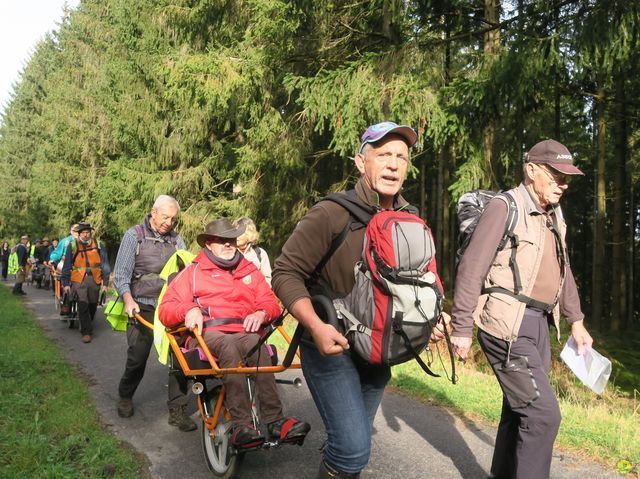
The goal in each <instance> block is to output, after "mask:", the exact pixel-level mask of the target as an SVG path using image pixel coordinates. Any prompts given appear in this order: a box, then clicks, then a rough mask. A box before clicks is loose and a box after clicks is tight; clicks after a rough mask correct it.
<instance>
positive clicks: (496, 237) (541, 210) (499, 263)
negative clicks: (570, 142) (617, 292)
mask: <svg viewBox="0 0 640 479" xmlns="http://www.w3.org/2000/svg"><path fill="white" fill-rule="evenodd" d="M523 170H524V180H523V182H522V183H521V184H520V185H519V186H518V187H516V188H513V189H511V190H509V191H508V192H506V194H500V195H496V197H495V198H494V199H493V200H491V202H490V203H489V204H488V205H487V208H486V209H485V211H484V213H483V214H482V216H481V217H480V220H479V222H478V224H477V226H476V229H475V231H474V232H473V235H472V236H471V240H470V242H469V245H468V247H467V248H466V250H465V252H464V254H463V256H462V258H461V260H460V263H459V265H458V272H457V277H456V285H455V295H454V301H453V310H452V313H453V317H454V319H453V321H452V324H453V333H452V337H451V343H452V344H453V346H454V349H455V351H456V353H457V355H458V356H459V357H460V358H462V359H464V358H466V357H467V355H468V353H469V349H470V347H471V336H472V333H473V325H474V322H475V324H476V325H477V327H478V342H479V343H480V346H481V348H482V350H483V351H484V353H485V355H486V356H487V359H488V360H489V363H490V364H491V367H492V368H493V371H494V373H495V375H496V377H497V379H498V382H499V383H500V387H501V388H502V392H503V400H502V416H501V419H500V425H499V427H498V434H497V437H496V445H495V450H494V454H493V463H492V465H491V476H492V477H495V478H498V477H500V478H518V479H524V478H531V479H534V478H535V479H543V478H545V477H549V471H550V467H551V457H552V452H553V443H554V441H555V438H556V435H557V433H558V428H559V426H560V419H561V418H560V409H559V407H558V401H557V399H556V397H555V392H554V390H553V388H552V387H551V385H550V384H549V377H548V372H549V368H550V367H551V348H550V339H549V326H548V325H549V324H550V323H554V324H555V327H556V331H557V336H558V339H560V333H559V319H560V313H562V315H563V316H565V317H566V319H567V322H568V323H569V324H570V325H571V335H572V337H573V339H574V340H575V342H576V344H577V346H578V348H579V351H580V352H581V353H582V352H583V351H584V350H585V349H586V348H590V347H591V344H592V342H593V340H592V338H591V336H590V335H589V333H588V332H587V330H586V328H585V327H584V324H583V322H584V314H583V313H582V311H581V308H580V299H579V297H578V291H577V287H576V283H575V280H574V277H573V273H572V272H571V268H570V263H569V257H568V251H567V245H566V242H565V235H566V223H565V220H564V217H563V216H562V210H561V208H560V205H559V201H560V198H562V195H563V194H564V192H565V191H566V190H567V188H568V187H569V181H570V180H571V178H572V177H573V176H574V175H583V173H582V171H580V170H579V169H578V168H577V167H576V166H575V165H574V158H573V155H571V153H570V152H569V150H568V149H567V148H566V147H565V146H564V145H562V144H561V143H559V142H557V141H555V140H544V141H541V142H539V143H537V144H536V145H535V146H534V147H533V148H531V150H529V152H528V153H527V154H526V155H525V159H524V167H523ZM509 208H515V209H516V212H517V214H516V224H515V227H514V230H513V237H512V240H511V242H510V243H507V245H506V247H503V248H502V249H499V244H500V243H501V242H502V239H503V236H504V234H505V222H506V220H507V217H508V212H509Z"/></svg>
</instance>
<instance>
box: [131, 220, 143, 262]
mask: <svg viewBox="0 0 640 479" xmlns="http://www.w3.org/2000/svg"><path fill="white" fill-rule="evenodd" d="M133 231H134V233H135V234H136V240H137V241H138V244H137V245H136V256H138V255H139V254H140V245H141V244H142V242H143V241H144V227H143V226H142V225H141V224H137V225H135V226H134V227H133Z"/></svg>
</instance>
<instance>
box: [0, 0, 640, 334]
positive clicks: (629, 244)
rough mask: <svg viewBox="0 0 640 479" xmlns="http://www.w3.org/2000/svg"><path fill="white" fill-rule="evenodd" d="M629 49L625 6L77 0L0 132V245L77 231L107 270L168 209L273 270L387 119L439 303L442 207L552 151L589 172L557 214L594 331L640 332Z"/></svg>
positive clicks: (633, 22) (636, 14) (635, 8)
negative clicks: (427, 248) (413, 136)
mask: <svg viewBox="0 0 640 479" xmlns="http://www.w3.org/2000/svg"><path fill="white" fill-rule="evenodd" d="M639 34H640V4H639V3H638V2H633V1H628V0H544V1H542V0H531V1H525V0H509V1H507V0H503V1H500V0H475V1H474V0H464V1H463V0H441V1H435V0H434V1H428V0H371V1H363V0H345V1H343V0H314V1H311V0H286V1H285V0H226V1H222V0H136V1H135V2H131V1H129V0H82V1H81V3H80V5H79V7H78V8H77V9H75V10H72V11H69V12H68V13H67V15H66V16H65V18H64V19H63V21H62V23H61V25H60V28H59V30H58V31H57V32H55V33H54V34H51V35H49V36H48V37H46V38H45V39H44V40H43V41H42V42H40V43H39V44H38V46H37V47H36V49H35V51H34V54H33V56H32V58H31V59H30V61H29V62H28V64H27V65H26V67H25V69H24V71H23V73H22V76H21V79H20V81H19V82H18V83H17V84H16V86H15V89H14V92H13V95H12V98H11V101H10V102H9V104H8V106H7V107H6V109H5V112H4V114H3V116H2V119H1V125H0V184H1V188H0V238H3V239H5V238H6V239H11V240H12V241H16V240H17V238H18V237H19V236H20V235H21V234H24V233H29V234H31V235H32V238H34V237H37V236H44V235H48V236H56V235H57V236H64V235H65V234H66V232H67V231H68V228H69V225H70V224H71V223H73V222H76V221H78V220H80V219H86V220H89V221H91V222H92V223H93V224H94V226H95V227H96V229H97V232H98V234H99V236H100V238H101V240H102V241H104V242H105V243H106V244H107V246H108V248H109V250H110V253H111V256H112V259H113V257H115V251H117V247H118V243H119V241H120V238H121V237H122V234H123V233H124V231H125V230H126V229H127V228H129V227H130V226H132V225H133V224H135V223H137V222H139V221H140V220H141V219H142V217H143V216H144V214H145V212H147V211H148V210H149V208H150V206H151V204H152V202H153V199H154V198H155V197H156V196H157V195H158V194H161V193H166V194H170V195H173V196H175V197H176V198H177V199H178V201H179V202H180V204H181V206H182V208H183V213H182V215H181V219H180V224H179V230H180V232H181V233H182V234H183V236H185V238H186V239H187V241H188V242H191V243H192V244H193V243H194V239H195V236H196V234H197V233H198V232H199V231H200V230H201V229H202V226H203V224H204V223H206V222H207V221H209V220H211V219H213V218H215V217H217V216H220V215H227V216H230V217H238V216H241V215H248V216H251V217H253V218H254V219H255V220H256V222H257V224H258V225H259V227H260V230H261V233H262V238H263V246H264V247H265V248H266V249H267V250H268V251H269V253H270V254H271V256H272V257H274V256H276V255H277V254H278V252H279V250H280V247H281V246H282V244H283V242H284V241H285V240H286V238H287V236H288V234H289V232H290V231H291V230H292V229H293V227H294V226H295V223H296V221H297V220H298V219H300V217H301V216H302V215H303V214H304V213H305V211H306V210H307V208H308V207H309V206H310V205H312V204H313V203H314V202H315V201H317V200H318V199H319V198H320V197H322V196H323V195H324V194H326V193H327V192H328V191H332V190H338V189H341V188H343V187H345V186H348V185H349V184H352V183H353V182H354V180H355V179H356V170H355V168H354V167H353V164H352V161H351V158H352V157H353V155H354V153H355V151H356V149H357V147H358V144H359V136H360V135H361V134H362V132H363V131H364V130H365V128H366V127H367V125H369V124H371V123H376V122H379V121H382V120H393V121H396V122H398V123H404V124H409V125H412V126H413V127H414V128H416V130H417V131H418V132H419V135H420V139H419V144H418V145H417V147H416V148H415V149H414V152H413V160H412V166H411V171H410V177H409V179H408V180H407V182H406V183H405V191H404V195H405V196H406V197H407V198H408V199H409V200H410V201H411V202H412V203H414V204H417V205H419V206H420V208H421V211H422V214H423V216H424V217H425V218H426V219H427V222H428V224H429V225H430V226H431V227H432V229H433V232H434V235H435V237H436V242H437V248H438V262H439V266H440V270H441V272H442V276H443V278H444V280H445V284H446V285H447V289H449V290H451V289H452V286H453V275H454V271H455V251H456V248H457V239H456V236H457V222H456V214H455V202H456V200H457V198H458V197H459V196H460V194H462V193H463V192H465V191H467V190H470V189H474V188H478V187H483V188H491V189H506V188H509V187H511V186H513V185H515V184H517V183H518V182H519V181H520V178H521V170H522V169H521V164H522V158H523V155H524V153H525V152H526V151H527V149H528V148H529V147H531V146H532V145H533V144H534V143H536V142H537V141H539V140H541V139H544V138H554V139H557V140H559V141H561V142H563V143H564V144H566V145H567V146H568V147H569V149H570V150H571V151H572V152H573V153H574V154H575V156H576V158H577V164H578V166H579V167H580V168H581V169H582V170H583V171H585V173H586V176H585V177H581V178H577V179H575V181H574V182H573V183H572V184H571V186H570V188H569V190H568V192H567V194H566V195H565V198H564V199H563V209H564V212H565V216H566V217H567V221H568V224H569V235H568V242H569V246H570V249H571V258H572V262H573V269H574V272H575V276H576V278H577V281H578V284H579V288H580V291H581V296H582V301H583V308H584V309H585V311H586V313H587V317H588V322H589V324H590V327H591V328H593V329H594V330H602V331H611V332H613V333H617V332H620V331H633V330H635V331H637V330H638V329H640V328H639V323H640V313H639V312H638V310H639V308H638V306H637V305H638V304H640V288H638V287H637V286H636V285H635V283H636V282H637V280H636V276H637V273H636V272H637V271H638V263H639V259H638V243H639V241H640V230H639V229H638V219H639V213H640V208H639V205H640V201H639V200H640V197H639V196H640V191H639V188H638V179H639V176H640V154H639V152H638V148H637V147H638V144H639V143H640V128H639V126H640V103H639V102H638V98H639V97H640V95H639V94H640V76H639V75H638V74H637V73H638V60H639V58H640V48H639V46H640V45H639ZM449 296H450V295H449Z"/></svg>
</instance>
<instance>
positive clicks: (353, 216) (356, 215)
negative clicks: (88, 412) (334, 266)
mask: <svg viewBox="0 0 640 479" xmlns="http://www.w3.org/2000/svg"><path fill="white" fill-rule="evenodd" d="M325 200H326V201H332V202H334V203H337V204H339V205H340V206H342V207H343V208H344V209H345V210H347V211H348V212H349V219H348V220H347V224H346V225H345V226H344V228H343V229H342V231H341V232H340V233H339V234H338V235H337V236H335V237H334V238H333V240H332V241H331V245H330V246H329V249H328V250H327V252H326V253H325V254H324V256H323V257H322V259H321V260H320V262H319V263H318V264H317V265H316V268H315V269H314V270H313V272H312V273H311V275H310V276H309V280H308V281H309V284H315V283H317V282H318V280H319V279H320V273H321V271H322V270H323V269H324V267H325V266H326V265H327V263H328V262H329V260H330V259H331V257H332V256H333V254H334V253H335V252H336V251H337V250H338V248H339V247H340V245H341V244H342V243H343V242H344V240H345V239H346V237H347V234H348V233H349V230H352V231H355V230H357V229H360V228H365V227H366V226H367V225H368V224H369V221H371V218H373V215H374V214H375V213H376V209H375V208H374V207H373V206H369V205H367V204H365V203H363V202H362V201H360V199H358V195H357V193H356V190H348V191H346V192H344V193H332V194H330V195H327V196H325V197H324V198H321V200H320V201H325Z"/></svg>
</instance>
